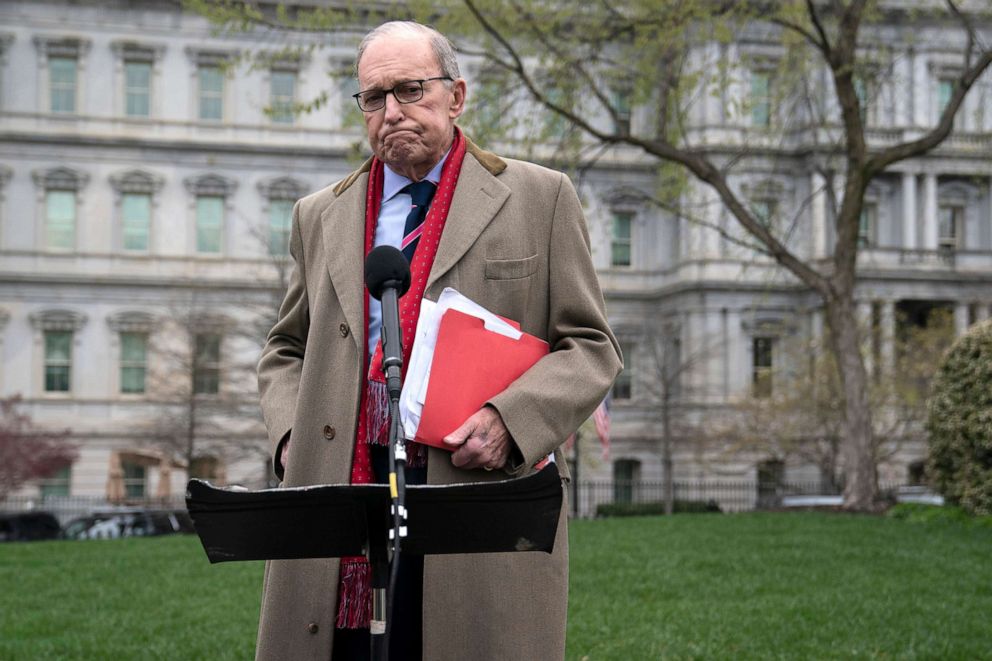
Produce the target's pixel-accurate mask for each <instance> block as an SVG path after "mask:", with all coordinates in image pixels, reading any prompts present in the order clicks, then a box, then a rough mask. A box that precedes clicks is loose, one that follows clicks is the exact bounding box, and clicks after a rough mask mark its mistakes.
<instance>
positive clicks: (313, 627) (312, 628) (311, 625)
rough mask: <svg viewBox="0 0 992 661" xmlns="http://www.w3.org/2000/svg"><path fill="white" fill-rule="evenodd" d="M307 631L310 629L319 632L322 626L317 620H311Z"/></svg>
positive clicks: (312, 631) (311, 631)
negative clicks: (318, 624)
mask: <svg viewBox="0 0 992 661" xmlns="http://www.w3.org/2000/svg"><path fill="white" fill-rule="evenodd" d="M307 631H309V632H310V633H317V632H318V631H320V627H319V626H317V623H316V622H311V623H310V624H308V625H307Z"/></svg>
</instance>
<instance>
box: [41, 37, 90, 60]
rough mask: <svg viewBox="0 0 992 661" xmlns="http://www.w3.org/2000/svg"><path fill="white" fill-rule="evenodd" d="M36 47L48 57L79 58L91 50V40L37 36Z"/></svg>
mask: <svg viewBox="0 0 992 661" xmlns="http://www.w3.org/2000/svg"><path fill="white" fill-rule="evenodd" d="M34 43H35V46H37V47H38V49H39V50H40V51H41V52H42V53H44V54H45V55H47V56H48V57H75V58H79V57H82V56H83V55H86V53H87V52H88V51H89V49H90V41H89V39H80V38H79V37H46V36H43V35H36V36H35V38H34Z"/></svg>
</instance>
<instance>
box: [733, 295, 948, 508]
mask: <svg viewBox="0 0 992 661" xmlns="http://www.w3.org/2000/svg"><path fill="white" fill-rule="evenodd" d="M898 327H899V328H900V329H901V330H900V332H898V333H897V335H896V337H892V338H883V337H880V336H879V334H880V332H881V329H880V328H877V327H876V328H867V329H863V330H862V333H861V334H862V335H863V336H865V337H874V340H875V341H874V344H875V345H876V346H875V347H874V348H873V347H870V346H866V347H864V349H865V353H866V354H872V353H873V354H875V355H873V356H872V362H873V365H872V368H873V369H872V372H871V375H870V379H869V384H868V392H869V405H870V407H871V410H872V412H873V413H874V415H873V416H872V424H873V428H872V438H873V448H872V458H873V463H874V466H876V467H877V466H878V464H880V463H881V462H883V461H885V460H887V459H889V458H891V457H892V456H893V455H895V454H896V452H897V451H898V450H899V448H900V446H901V445H902V443H903V442H904V441H905V440H906V439H908V438H911V437H917V438H920V437H922V435H923V425H924V422H925V419H926V410H927V407H926V398H927V395H928V393H929V389H930V382H931V380H932V379H933V376H934V374H935V373H936V372H937V368H938V365H939V364H940V361H941V359H942V356H943V354H944V352H945V351H946V349H947V347H948V346H950V344H951V341H952V340H953V338H954V323H953V317H952V315H951V314H950V313H949V311H937V312H935V313H933V314H931V315H930V318H929V319H928V320H927V323H926V325H924V326H914V325H912V324H910V323H908V321H907V320H900V322H899V324H898ZM822 342H823V339H822V338H810V337H806V336H801V335H794V336H792V337H790V338H782V340H781V341H780V343H781V344H782V345H783V346H781V347H779V356H780V358H781V361H780V362H781V364H782V365H783V367H782V368H781V369H779V370H776V371H775V372H774V373H772V374H768V375H765V380H764V381H763V382H760V383H759V382H757V381H756V382H755V384H754V389H753V391H752V392H749V393H746V394H744V395H742V396H741V397H740V398H739V400H738V402H737V404H736V408H737V410H738V412H739V414H740V415H738V416H737V417H736V418H735V420H734V424H731V425H729V427H728V428H727V429H725V430H723V434H724V435H725V437H726V438H728V439H732V441H731V442H730V443H729V444H728V447H727V451H728V452H730V453H736V452H741V451H745V452H752V453H753V452H756V453H759V454H762V455H764V456H766V457H769V458H770V459H772V460H776V461H782V462H788V461H790V460H793V459H798V460H799V461H801V462H803V463H812V464H814V465H815V466H817V467H818V468H819V471H820V480H821V485H823V486H824V488H826V489H828V490H833V489H835V488H836V487H837V485H838V484H842V483H843V474H842V473H841V471H840V470H839V459H840V450H841V447H842V439H843V436H842V434H843V429H844V402H843V392H842V389H841V387H840V381H839V378H838V375H837V368H836V365H835V364H834V361H833V357H832V355H831V354H830V353H829V352H823V351H821V347H820V345H821V343H822ZM882 342H886V343H890V342H891V343H892V355H891V358H890V359H889V361H891V364H888V363H887V361H886V359H885V357H883V356H882V355H881V352H880V351H878V348H879V346H878V345H879V344H881V343H882ZM869 344H871V343H869Z"/></svg>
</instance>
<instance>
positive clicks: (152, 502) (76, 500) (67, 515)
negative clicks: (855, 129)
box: [0, 495, 186, 526]
mask: <svg viewBox="0 0 992 661" xmlns="http://www.w3.org/2000/svg"><path fill="white" fill-rule="evenodd" d="M185 508H186V500H185V498H184V497H183V496H181V495H180V496H174V497H171V498H138V499H126V500H123V501H117V502H110V501H109V500H107V499H106V498H104V497H103V496H44V497H40V496H34V497H30V496H10V497H8V498H7V499H6V500H4V501H2V502H0V512H29V511H39V512H50V513H52V514H54V515H55V518H57V519H58V520H59V523H60V524H62V525H63V526H64V525H65V524H66V523H67V522H69V521H71V520H72V519H75V518H77V517H82V516H89V515H90V514H93V513H97V512H110V511H122V510H128V509H155V510H158V509H162V510H171V509H185Z"/></svg>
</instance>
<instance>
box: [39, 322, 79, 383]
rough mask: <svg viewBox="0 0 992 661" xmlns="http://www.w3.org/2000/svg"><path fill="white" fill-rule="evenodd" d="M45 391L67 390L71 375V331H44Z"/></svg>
mask: <svg viewBox="0 0 992 661" xmlns="http://www.w3.org/2000/svg"><path fill="white" fill-rule="evenodd" d="M44 337H45V392H69V387H70V383H71V377H72V332H71V331H64V330H51V331H45V333H44Z"/></svg>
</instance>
